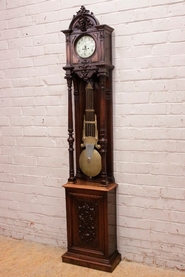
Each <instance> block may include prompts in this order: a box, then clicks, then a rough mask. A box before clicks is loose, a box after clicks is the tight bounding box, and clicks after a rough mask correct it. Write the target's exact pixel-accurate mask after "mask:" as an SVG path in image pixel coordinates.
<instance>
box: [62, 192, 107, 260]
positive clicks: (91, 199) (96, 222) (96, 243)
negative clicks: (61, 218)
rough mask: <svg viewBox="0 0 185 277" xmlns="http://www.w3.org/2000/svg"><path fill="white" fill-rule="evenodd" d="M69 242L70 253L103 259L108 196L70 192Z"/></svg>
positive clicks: (68, 215) (68, 199)
mask: <svg viewBox="0 0 185 277" xmlns="http://www.w3.org/2000/svg"><path fill="white" fill-rule="evenodd" d="M67 205H68V208H69V209H68V214H67V221H68V235H69V237H68V240H69V241H68V242H69V245H68V247H69V251H72V252H74V253H75V252H76V253H78V254H82V255H88V256H92V257H99V258H100V257H103V256H104V253H105V242H106V238H107V236H106V234H107V230H105V226H106V225H107V224H106V220H107V217H106V213H105V209H104V208H105V206H106V195H105V194H102V193H100V194H97V193H95V194H94V193H90V192H89V193H88V194H87V193H85V194H84V193H78V192H69V193H68V196H67Z"/></svg>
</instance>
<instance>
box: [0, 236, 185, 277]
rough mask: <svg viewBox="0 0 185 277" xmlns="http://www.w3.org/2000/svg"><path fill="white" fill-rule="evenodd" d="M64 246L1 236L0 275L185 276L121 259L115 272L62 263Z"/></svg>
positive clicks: (15, 276)
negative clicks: (58, 246)
mask: <svg viewBox="0 0 185 277" xmlns="http://www.w3.org/2000/svg"><path fill="white" fill-rule="evenodd" d="M63 253H64V250H63V249H61V248H55V247H50V246H45V245H42V244H38V243H33V242H25V241H23V240H14V239H10V238H5V237H3V236H0V277H61V276H65V277H96V276H97V277H106V276H109V277H110V276H111V277H185V273H182V272H178V271H172V270H164V269H159V268H154V267H147V266H143V265H141V264H137V263H128V262H125V261H122V262H121V263H120V264H119V265H118V267H117V268H116V269H115V270H114V272H113V273H106V272H102V271H97V270H93V269H89V268H84V267H80V266H74V265H70V264H66V263H62V261H61V255H62V254H63Z"/></svg>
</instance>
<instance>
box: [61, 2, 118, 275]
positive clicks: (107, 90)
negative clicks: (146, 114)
mask: <svg viewBox="0 0 185 277" xmlns="http://www.w3.org/2000/svg"><path fill="white" fill-rule="evenodd" d="M112 32H113V29H112V28H111V27H109V26H108V25H100V24H99V22H98V20H97V19H96V17H95V16H94V14H93V13H91V12H89V11H88V10H86V9H85V7H84V6H82V7H81V8H80V10H79V11H78V12H77V13H76V15H74V16H73V19H72V21H71V23H70V25H69V29H68V30H64V31H63V33H64V34H65V36H66V66H65V67H63V69H64V70H65V72H66V74H65V78H66V80H67V87H68V143H69V178H68V182H67V184H65V185H64V188H65V192H66V208H67V239H68V250H67V252H66V253H65V254H64V255H63V256H62V260H63V262H67V263H71V264H76V265H81V266H86V267H90V268H95V269H99V270H103V271H108V272H112V271H113V270H114V268H115V267H116V266H117V265H118V263H119V262H120V260H121V255H120V254H119V253H118V251H117V238H116V187H117V184H116V183H115V180H114V176H113V126H112V125H113V119H112V114H113V113H112V70H113V68H114V66H113V65H112V44H111V34H112ZM74 130H75V131H74Z"/></svg>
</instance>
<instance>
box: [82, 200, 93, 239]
mask: <svg viewBox="0 0 185 277" xmlns="http://www.w3.org/2000/svg"><path fill="white" fill-rule="evenodd" d="M96 205H97V203H96V202H93V203H90V204H88V203H87V202H84V203H83V204H81V205H78V217H79V227H78V230H79V235H80V238H81V239H82V240H83V241H85V242H86V243H89V242H91V241H93V240H94V238H95V237H96V228H95V218H96Z"/></svg>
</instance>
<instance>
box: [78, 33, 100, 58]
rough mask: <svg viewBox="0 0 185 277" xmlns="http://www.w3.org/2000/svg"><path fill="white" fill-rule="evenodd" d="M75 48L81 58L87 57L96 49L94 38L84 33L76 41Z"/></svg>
mask: <svg viewBox="0 0 185 277" xmlns="http://www.w3.org/2000/svg"><path fill="white" fill-rule="evenodd" d="M75 49H76V53H77V54H78V55H79V56H80V57H81V58H89V57H90V56H92V54H93V53H94V51H95V49H96V43H95V40H94V39H93V38H92V37H91V36H88V35H85V36H83V37H81V38H80V39H79V40H78V41H77V43H76V46H75Z"/></svg>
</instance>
